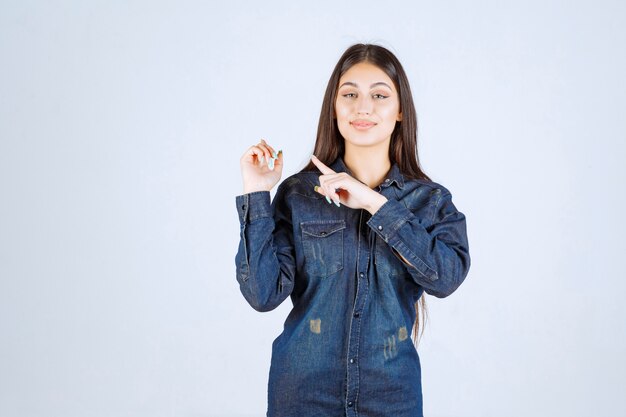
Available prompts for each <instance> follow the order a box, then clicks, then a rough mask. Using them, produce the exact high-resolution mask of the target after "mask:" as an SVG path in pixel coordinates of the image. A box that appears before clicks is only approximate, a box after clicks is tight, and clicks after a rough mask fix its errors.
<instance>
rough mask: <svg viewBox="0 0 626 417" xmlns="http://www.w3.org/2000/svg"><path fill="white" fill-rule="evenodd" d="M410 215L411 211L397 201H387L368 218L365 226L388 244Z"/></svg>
mask: <svg viewBox="0 0 626 417" xmlns="http://www.w3.org/2000/svg"><path fill="white" fill-rule="evenodd" d="M411 215H412V213H411V211H409V209H407V208H406V207H405V206H404V205H403V204H402V203H400V202H399V201H398V200H393V199H389V200H387V201H386V202H385V204H383V205H382V206H380V208H379V209H378V210H377V211H376V213H374V214H373V215H372V217H370V219H369V220H368V221H367V224H368V225H369V226H370V227H371V228H372V229H373V230H374V231H375V232H376V233H377V234H378V235H379V236H380V237H381V238H382V239H383V240H384V241H385V242H389V239H391V238H392V237H393V236H394V235H395V234H396V232H397V231H398V229H400V228H401V227H402V225H403V224H404V223H405V222H406V221H407V220H408V219H410V218H411Z"/></svg>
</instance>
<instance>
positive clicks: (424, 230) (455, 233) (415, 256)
mask: <svg viewBox="0 0 626 417" xmlns="http://www.w3.org/2000/svg"><path fill="white" fill-rule="evenodd" d="M439 195H440V197H439V201H438V202H437V204H436V206H435V211H434V215H433V216H434V218H433V222H432V225H430V226H428V227H425V226H424V224H425V223H424V222H423V221H422V220H421V219H419V218H418V217H416V216H415V215H414V214H413V213H412V212H411V211H410V210H409V209H408V208H407V207H405V206H404V205H403V204H402V203H401V202H399V201H397V200H393V199H389V200H387V201H386V202H385V204H383V205H382V206H381V207H380V208H379V209H378V211H376V212H375V213H374V215H372V217H371V218H370V219H369V220H368V222H367V224H368V225H369V226H370V227H371V228H372V229H373V230H374V231H375V232H376V233H377V234H378V235H379V236H380V237H381V238H382V239H383V240H384V241H385V242H386V243H387V244H389V246H390V247H391V248H392V250H394V251H395V252H397V253H398V254H400V255H402V256H403V257H404V258H405V259H406V260H408V261H409V262H410V265H406V266H407V269H408V272H409V273H410V275H411V277H412V278H413V280H414V281H415V282H416V283H417V284H418V285H420V286H422V287H423V288H424V291H425V292H427V293H428V294H431V295H434V296H435V297H439V298H443V297H447V296H448V295H450V294H452V293H453V292H454V291H455V290H456V289H457V288H458V287H459V286H460V285H461V283H462V282H463V281H464V280H465V277H466V276H467V274H468V272H469V268H470V263H471V260H470V255H469V246H468V240H467V227H466V221H465V215H464V214H463V213H461V212H459V211H458V210H457V209H456V207H455V206H454V203H453V202H452V195H451V194H450V192H449V191H444V192H440V193H439ZM405 264H406V263H405Z"/></svg>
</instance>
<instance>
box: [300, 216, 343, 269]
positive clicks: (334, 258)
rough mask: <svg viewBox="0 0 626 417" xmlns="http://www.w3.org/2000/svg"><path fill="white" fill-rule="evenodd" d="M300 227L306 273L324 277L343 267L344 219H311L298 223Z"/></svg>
mask: <svg viewBox="0 0 626 417" xmlns="http://www.w3.org/2000/svg"><path fill="white" fill-rule="evenodd" d="M300 227H301V228H302V248H303V253H304V269H305V271H306V272H307V274H308V275H310V276H316V277H322V278H324V277H327V276H329V275H332V274H334V273H336V272H338V271H340V270H341V269H343V232H344V229H345V228H346V222H345V220H312V221H307V222H302V223H300Z"/></svg>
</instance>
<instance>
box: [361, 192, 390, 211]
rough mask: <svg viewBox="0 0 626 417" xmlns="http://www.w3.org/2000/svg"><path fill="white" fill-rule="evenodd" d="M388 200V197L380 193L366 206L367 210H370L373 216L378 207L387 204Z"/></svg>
mask: <svg viewBox="0 0 626 417" xmlns="http://www.w3.org/2000/svg"><path fill="white" fill-rule="evenodd" d="M377 194H378V193H377ZM386 202H387V197H385V196H384V195H382V194H378V195H377V196H376V198H374V199H373V201H372V202H371V203H370V205H369V206H368V207H366V210H367V211H369V212H370V214H371V215H372V216H373V215H374V213H376V212H377V211H378V209H379V208H381V207H382V205H383V204H385V203H386Z"/></svg>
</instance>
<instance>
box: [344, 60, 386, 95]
mask: <svg viewBox="0 0 626 417" xmlns="http://www.w3.org/2000/svg"><path fill="white" fill-rule="evenodd" d="M347 81H349V82H353V83H356V84H357V85H358V86H359V87H360V88H369V86H370V85H371V84H374V83H376V82H381V81H382V82H384V83H386V84H388V85H389V86H390V87H391V88H392V89H394V84H393V81H392V79H391V78H389V76H388V75H387V74H386V73H385V71H383V70H382V69H380V67H377V66H376V65H374V64H371V63H369V62H359V63H358V64H355V65H353V66H352V67H350V69H348V70H347V71H346V72H345V73H344V74H343V75H342V76H341V77H340V78H339V86H341V84H343V83H344V82H347Z"/></svg>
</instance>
